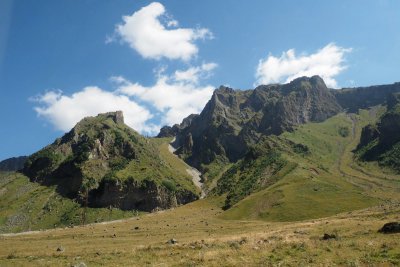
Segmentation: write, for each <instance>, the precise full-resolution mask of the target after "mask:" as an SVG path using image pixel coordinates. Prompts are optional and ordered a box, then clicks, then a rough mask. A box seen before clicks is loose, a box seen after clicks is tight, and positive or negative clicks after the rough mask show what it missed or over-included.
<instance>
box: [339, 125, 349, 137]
mask: <svg viewBox="0 0 400 267" xmlns="http://www.w3.org/2000/svg"><path fill="white" fill-rule="evenodd" d="M349 134H350V129H349V127H347V126H342V127H340V128H339V135H340V136H341V137H347V136H349Z"/></svg>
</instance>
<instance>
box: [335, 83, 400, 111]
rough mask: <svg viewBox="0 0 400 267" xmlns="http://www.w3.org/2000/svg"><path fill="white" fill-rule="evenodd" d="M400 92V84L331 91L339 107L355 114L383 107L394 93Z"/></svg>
mask: <svg viewBox="0 0 400 267" xmlns="http://www.w3.org/2000/svg"><path fill="white" fill-rule="evenodd" d="M398 92H400V82H397V83H394V84H387V85H375V86H368V87H355V88H343V89H340V90H335V89H331V93H332V94H333V95H334V96H335V98H336V101H337V102H338V103H339V104H340V106H341V107H342V108H343V109H345V110H347V111H348V112H352V113H356V112H358V110H359V109H366V108H370V107H373V106H377V105H385V104H387V101H389V98H391V96H392V95H393V94H394V93H398Z"/></svg>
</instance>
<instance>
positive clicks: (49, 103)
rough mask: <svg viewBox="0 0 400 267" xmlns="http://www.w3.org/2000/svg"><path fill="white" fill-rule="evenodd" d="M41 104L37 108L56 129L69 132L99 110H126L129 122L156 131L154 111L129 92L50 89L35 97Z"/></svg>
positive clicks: (138, 129)
mask: <svg viewBox="0 0 400 267" xmlns="http://www.w3.org/2000/svg"><path fill="white" fill-rule="evenodd" d="M34 100H35V101H37V102H38V103H39V104H40V106H37V107H35V111H36V112H37V114H38V115H39V116H41V117H44V118H45V119H47V120H49V121H50V123H51V124H53V125H54V126H55V128H56V129H58V130H62V131H69V130H70V129H71V128H72V127H74V126H75V124H76V123H77V122H79V121H80V120H81V119H82V118H84V117H87V116H96V115H97V114H98V113H104V112H110V111H117V110H122V111H123V112H124V118H125V123H126V124H127V125H128V126H130V127H132V128H133V129H135V130H137V131H140V132H142V133H154V131H155V130H156V129H155V126H154V125H152V124H149V123H147V121H148V120H149V119H151V118H152V115H151V114H150V112H149V111H148V110H147V109H146V108H144V107H142V106H140V105H138V104H137V103H135V102H134V101H132V100H130V99H129V98H128V97H127V96H126V95H121V94H117V93H115V92H108V91H104V90H102V89H100V88H98V87H94V86H89V87H85V88H83V89H82V90H81V91H79V92H77V93H74V94H72V95H71V96H67V95H64V94H63V93H62V92H61V91H49V92H47V93H45V94H44V95H40V96H38V97H36V98H35V99H34Z"/></svg>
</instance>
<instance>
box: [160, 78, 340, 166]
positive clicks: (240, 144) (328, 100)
mask: <svg viewBox="0 0 400 267" xmlns="http://www.w3.org/2000/svg"><path fill="white" fill-rule="evenodd" d="M340 111H341V107H340V106H339V104H338V103H337V102H336V99H335V97H334V96H333V95H332V93H331V92H330V91H329V89H328V88H327V87H326V85H325V83H324V81H323V80H322V79H321V78H320V77H318V76H313V77H311V78H307V77H302V78H298V79H296V80H294V81H292V82H290V83H289V84H284V85H279V84H274V85H262V86H258V87H257V88H255V89H254V90H245V91H243V90H233V89H231V88H228V87H224V86H221V87H220V88H218V89H217V90H215V91H214V94H213V96H212V98H211V100H210V101H209V102H208V103H207V105H206V106H205V108H204V109H203V111H202V112H201V114H200V115H198V116H195V117H192V118H191V123H189V124H187V126H181V127H180V128H179V129H177V130H176V131H175V132H174V134H175V135H176V141H175V143H174V146H175V147H177V148H178V147H179V149H178V150H177V154H179V155H181V157H183V158H184V159H185V160H186V161H187V162H188V163H189V164H191V165H193V166H195V167H196V168H200V169H201V165H202V164H209V163H210V162H212V161H213V160H215V158H216V157H224V158H226V159H227V160H230V161H236V160H238V159H239V158H242V157H243V156H244V155H245V153H246V152H247V150H248V148H249V147H250V146H251V145H254V144H255V143H257V142H258V140H259V139H260V137H261V136H264V135H270V134H275V135H278V134H280V133H282V132H284V131H291V130H293V129H294V127H296V126H297V125H299V124H303V123H306V122H309V121H315V122H318V121H323V120H325V119H327V118H329V117H331V116H333V115H335V114H337V113H338V112H340ZM181 125H182V124H181ZM160 134H161V133H160Z"/></svg>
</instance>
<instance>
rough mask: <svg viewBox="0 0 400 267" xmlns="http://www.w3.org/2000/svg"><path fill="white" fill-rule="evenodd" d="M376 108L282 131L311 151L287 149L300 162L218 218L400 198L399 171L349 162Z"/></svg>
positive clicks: (329, 210) (330, 209) (283, 216)
mask: <svg viewBox="0 0 400 267" xmlns="http://www.w3.org/2000/svg"><path fill="white" fill-rule="evenodd" d="M377 113H378V112H377V111H376V110H375V111H370V112H368V111H362V112H361V113H360V115H354V114H351V115H345V114H340V115H337V116H335V117H333V118H331V119H328V120H327V121H325V122H323V123H309V124H306V125H301V126H299V127H298V129H297V130H296V131H294V132H291V133H284V134H283V135H282V137H284V138H287V139H289V140H292V141H294V142H295V143H301V144H305V145H307V146H308V147H309V149H310V151H311V153H310V155H308V156H306V157H303V156H301V155H298V154H286V157H287V159H288V160H289V161H292V162H296V163H298V167H297V168H296V169H294V170H293V171H292V172H291V173H290V174H289V175H286V176H284V178H283V179H281V180H279V181H278V182H277V183H276V184H274V185H273V186H271V187H268V188H266V189H264V190H261V191H259V192H257V193H255V194H253V195H250V196H249V197H247V198H246V199H244V200H242V201H241V202H239V203H238V204H237V205H235V206H234V207H232V208H231V209H230V210H228V211H226V212H225V213H224V214H222V215H221V217H222V218H225V219H264V220H268V221H295V220H304V219H309V218H320V217H324V216H330V215H333V214H337V213H340V212H344V211H351V210H355V209H361V208H365V207H369V206H371V205H374V204H378V203H381V202H382V201H384V200H388V199H400V194H399V192H400V191H399V190H400V178H399V176H395V175H389V174H384V175H382V171H381V169H378V168H377V166H376V165H373V164H369V165H368V164H364V165H363V166H360V165H358V164H356V163H355V162H354V161H353V155H352V150H353V149H354V148H355V147H356V145H357V144H358V140H359V137H360V132H361V129H362V127H363V126H364V125H365V124H367V123H368V122H370V121H371V120H374V118H375V116H376V114H377ZM372 115H374V116H372ZM343 127H345V128H348V129H349V135H348V136H347V137H343V136H341V135H340V134H339V129H341V128H343ZM379 172H380V173H381V174H379Z"/></svg>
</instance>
